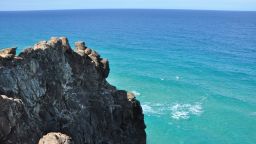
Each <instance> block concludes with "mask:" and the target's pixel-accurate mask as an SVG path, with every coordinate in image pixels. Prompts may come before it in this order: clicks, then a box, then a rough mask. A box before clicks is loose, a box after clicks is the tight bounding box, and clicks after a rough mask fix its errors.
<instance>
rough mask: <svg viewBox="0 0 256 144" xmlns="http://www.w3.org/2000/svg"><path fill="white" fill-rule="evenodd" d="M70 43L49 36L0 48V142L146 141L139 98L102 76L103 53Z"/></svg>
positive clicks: (108, 143)
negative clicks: (27, 44)
mask: <svg viewBox="0 0 256 144" xmlns="http://www.w3.org/2000/svg"><path fill="white" fill-rule="evenodd" d="M75 46H76V48H75V51H73V49H71V47H70V45H69V42H68V39H67V38H65V37H61V38H56V37H53V38H51V39H50V40H49V41H41V42H39V43H37V44H35V45H34V47H32V48H28V49H25V50H24V51H23V52H21V53H20V54H19V55H17V56H16V48H8V49H4V50H2V51H0V143H1V144H37V143H40V144H43V143H44V144H53V143H56V144H58V143H64V144H71V143H72V144H73V143H74V144H145V143H146V133H145V124H144V116H143V112H142V108H141V106H140V103H139V101H137V100H136V98H135V96H134V95H133V94H131V93H128V92H126V91H124V90H118V89H116V88H115V87H114V86H112V85H110V84H109V83H108V82H107V81H106V78H107V77H108V74H109V62H108V60H107V59H102V58H101V57H100V55H99V54H98V53H97V52H96V51H94V50H92V49H90V48H88V47H87V46H86V45H85V43H84V42H77V43H76V44H75ZM44 135H45V136H44ZM40 139H41V140H40ZM39 140H40V142H39Z"/></svg>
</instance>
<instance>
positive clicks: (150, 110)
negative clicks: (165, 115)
mask: <svg viewBox="0 0 256 144" xmlns="http://www.w3.org/2000/svg"><path fill="white" fill-rule="evenodd" d="M141 107H142V109H143V112H144V113H145V114H153V113H156V111H155V110H153V108H152V107H151V106H149V105H147V104H142V105H141Z"/></svg>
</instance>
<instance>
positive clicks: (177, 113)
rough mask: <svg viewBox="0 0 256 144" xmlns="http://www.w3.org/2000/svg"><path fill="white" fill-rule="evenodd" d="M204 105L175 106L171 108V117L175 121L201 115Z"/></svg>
mask: <svg viewBox="0 0 256 144" xmlns="http://www.w3.org/2000/svg"><path fill="white" fill-rule="evenodd" d="M202 112H203V111H202V105H201V104H200V103H196V104H193V105H192V104H175V105H174V106H172V107H171V117H172V118H173V119H177V120H179V119H188V118H190V116H191V115H200V114H201V113H202Z"/></svg>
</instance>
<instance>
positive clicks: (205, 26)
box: [0, 10, 256, 144]
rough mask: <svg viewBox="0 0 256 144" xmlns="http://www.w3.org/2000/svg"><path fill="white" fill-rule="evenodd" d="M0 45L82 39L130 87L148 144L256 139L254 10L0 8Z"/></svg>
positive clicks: (234, 143)
mask: <svg viewBox="0 0 256 144" xmlns="http://www.w3.org/2000/svg"><path fill="white" fill-rule="evenodd" d="M0 21H1V22H0V47H1V48H3V47H10V46H18V48H19V49H18V50H19V51H21V50H22V49H23V48H25V47H29V46H30V45H32V44H34V43H35V42H37V41H39V40H43V39H49V38H50V37H51V36H67V37H68V38H69V39H70V41H71V43H72V45H73V42H74V41H77V40H85V41H86V43H87V45H88V46H89V47H92V48H94V49H96V50H97V51H98V52H99V53H100V54H101V55H102V56H103V57H106V58H108V59H109V60H110V66H111V74H110V76H109V78H108V81H109V82H110V83H111V84H113V85H116V86H117V87H118V88H120V89H126V90H129V91H133V92H134V93H136V95H137V98H138V99H139V100H140V101H141V104H142V107H143V110H144V113H145V122H146V125H147V129H146V131H147V141H148V143H149V144H198V143H200V144H206V143H207V144H216V143H217V144H255V143H256V12H223V11H182V10H72V11H37V12H35V11H34V12H33V11H28V12H0Z"/></svg>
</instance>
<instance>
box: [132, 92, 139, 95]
mask: <svg viewBox="0 0 256 144" xmlns="http://www.w3.org/2000/svg"><path fill="white" fill-rule="evenodd" d="M132 93H133V94H134V95H135V96H140V93H139V92H137V91H132Z"/></svg>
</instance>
